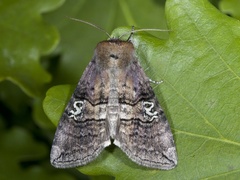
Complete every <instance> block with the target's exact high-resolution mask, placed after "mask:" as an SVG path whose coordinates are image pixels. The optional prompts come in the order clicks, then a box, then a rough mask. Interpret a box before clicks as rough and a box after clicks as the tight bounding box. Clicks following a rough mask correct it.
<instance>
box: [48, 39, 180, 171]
mask: <svg viewBox="0 0 240 180" xmlns="http://www.w3.org/2000/svg"><path fill="white" fill-rule="evenodd" d="M111 139H113V140H114V141H113V143H114V144H115V145H117V146H118V147H120V148H121V149H122V150H123V151H124V152H125V153H126V154H127V156H128V157H129V158H130V159H131V160H132V161H134V162H136V163H137V164H139V165H143V166H146V167H150V168H157V169H166V170H168V169H172V168H174V167H175V166H176V165H177V154H176V148H175V145H174V140H173V136H172V133H171V130H170V127H169V124H168V121H167V119H166V117H165V115H164V112H163V110H162V108H161V106H160V105H159V103H158V101H157V99H156V96H155V94H154V92H153V90H152V88H151V86H150V82H149V78H148V77H147V76H146V75H145V73H144V71H143V69H142V68H141V66H140V64H139V62H138V59H137V57H136V55H135V50H134V47H133V44H132V43H131V42H130V41H121V40H119V39H111V40H108V41H102V42H100V43H98V45H97V47H96V49H95V52H94V56H93V58H92V60H91V62H90V63H89V65H88V67H87V68H86V70H85V72H84V73H83V75H82V77H81V79H80V81H79V82H78V85H77V87H76V89H75V91H74V93H73V95H72V97H71V99H70V102H69V103H68V105H67V107H66V109H65V111H64V113H63V115H62V117H61V120H60V122H59V125H58V127H57V131H56V133H55V137H54V140H53V144H52V150H51V163H52V165H53V166H55V167H58V168H70V167H77V166H81V165H85V164H87V163H89V162H91V161H92V160H94V159H95V158H97V156H98V155H99V154H100V153H101V151H102V150H103V149H104V148H105V147H107V146H109V145H110V144H111Z"/></svg>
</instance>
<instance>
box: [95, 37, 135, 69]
mask: <svg viewBox="0 0 240 180" xmlns="http://www.w3.org/2000/svg"><path fill="white" fill-rule="evenodd" d="M95 55H96V57H98V58H97V59H96V60H97V64H98V65H99V67H101V68H103V69H107V68H112V67H115V68H116V67H117V68H119V69H124V68H126V67H127V66H129V65H130V64H131V61H132V60H133V59H134V58H133V57H134V47H133V44H132V43H131V42H128V41H121V40H110V41H103V42H100V43H99V44H98V45H97V47H96V50H95Z"/></svg>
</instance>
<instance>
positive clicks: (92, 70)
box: [50, 57, 111, 168]
mask: <svg viewBox="0 0 240 180" xmlns="http://www.w3.org/2000/svg"><path fill="white" fill-rule="evenodd" d="M95 63H96V62H95V57H94V58H93V60H92V61H91V62H90V64H89V65H88V67H87V68H86V70H85V72H84V74H83V76H82V77H81V79H80V81H79V83H78V85H77V88H76V89H75V91H74V93H73V95H72V97H71V99H70V102H69V103H68V105H67V107H66V109H65V111H64V113H63V115H62V117H61V119H60V122H59V125H58V128H57V130H56V133H55V137H54V140H53V144H52V150H51V154H50V159H51V163H52V165H53V166H55V167H58V168H70V167H76V166H81V165H84V164H87V163H88V162H90V161H92V160H94V159H95V158H96V157H97V156H98V155H99V154H100V152H101V151H102V150H103V149H104V148H105V147H106V146H108V145H110V144H111V142H110V136H109V132H108V127H107V124H106V106H107V105H106V103H107V97H105V96H102V95H100V94H98V93H100V92H102V91H101V90H102V89H104V86H103V85H102V82H101V78H99V74H100V72H99V70H98V69H97V67H96V65H95ZM100 102H101V103H100Z"/></svg>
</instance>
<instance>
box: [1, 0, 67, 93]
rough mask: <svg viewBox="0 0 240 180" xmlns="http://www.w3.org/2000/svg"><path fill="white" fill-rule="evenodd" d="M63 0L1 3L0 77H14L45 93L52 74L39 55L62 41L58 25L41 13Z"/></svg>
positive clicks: (23, 86)
mask: <svg viewBox="0 0 240 180" xmlns="http://www.w3.org/2000/svg"><path fill="white" fill-rule="evenodd" d="M62 2H63V0H51V1H49V0H44V1H29V2H28V3H26V2H25V1H23V0H2V1H1V4H0V26H1V33H0V39H1V44H0V50H1V52H0V81H2V80H6V79H7V80H10V81H12V82H13V83H15V84H17V85H18V86H19V87H20V88H21V89H23V90H24V91H25V93H27V94H28V95H30V96H37V95H40V94H42V91H43V85H44V84H45V83H47V82H49V81H50V80H51V76H50V75H49V74H48V73H47V72H46V71H45V70H44V69H43V67H42V66H41V64H40V62H39V59H40V55H45V54H47V53H49V52H50V51H52V50H53V49H54V47H55V46H56V44H57V43H58V40H59V37H58V33H57V31H56V29H55V28H54V27H53V26H51V25H49V24H46V22H44V21H43V20H42V18H41V13H44V12H47V11H50V10H52V9H55V8H56V7H58V6H59V5H60V4H61V3H62Z"/></svg>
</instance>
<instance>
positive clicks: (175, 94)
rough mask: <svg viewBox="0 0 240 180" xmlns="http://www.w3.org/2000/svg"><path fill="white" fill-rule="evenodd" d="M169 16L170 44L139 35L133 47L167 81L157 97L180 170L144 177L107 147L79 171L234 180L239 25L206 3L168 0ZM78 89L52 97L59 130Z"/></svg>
mask: <svg viewBox="0 0 240 180" xmlns="http://www.w3.org/2000/svg"><path fill="white" fill-rule="evenodd" d="M166 16H167V22H168V26H169V29H170V30H171V31H170V33H169V34H170V36H169V39H168V40H165V41H163V40H159V39H158V38H155V37H152V36H150V35H147V34H144V33H136V34H134V35H133V37H132V41H133V43H134V45H135V47H136V50H137V53H138V57H139V59H140V60H141V64H142V65H143V67H144V68H146V73H147V74H148V75H149V77H150V78H151V79H154V80H163V83H162V84H160V85H157V86H156V85H155V86H154V89H155V92H156V94H157V96H158V99H159V101H160V103H161V105H162V106H163V109H164V110H165V113H166V114H167V117H168V120H169V122H170V124H171V128H172V131H173V133H174V139H175V142H176V146H177V151H178V156H179V161H178V162H179V163H178V166H177V167H176V168H175V169H173V170H170V171H161V170H152V169H146V168H144V167H141V166H138V165H136V164H135V163H133V162H131V161H130V160H129V159H128V158H127V157H126V155H125V154H124V153H123V152H121V150H120V149H119V148H117V147H115V146H110V147H108V148H106V150H104V151H103V153H102V154H101V155H100V156H99V157H98V158H97V160H95V161H94V162H92V163H90V164H89V165H86V166H83V167H80V168H79V170H80V171H81V172H83V173H86V174H90V175H99V174H107V175H111V176H115V177H116V178H117V179H203V178H209V179H225V178H226V177H227V178H228V179H237V178H238V177H239V175H240V163H239V162H240V156H239V150H240V135H239V129H240V121H239V119H240V109H239V104H240V98H239V88H240V80H239V79H240V78H239V75H240V52H239V46H240V31H239V30H240V26H239V23H238V21H236V20H234V19H232V18H230V17H228V16H226V15H224V14H222V13H221V12H219V11H218V10H217V9H216V8H215V7H214V6H213V5H211V4H210V3H209V2H208V1H206V0H169V1H167V3H166ZM128 29H130V28H128ZM123 32H126V28H119V29H116V30H115V31H114V33H113V35H114V36H118V35H119V34H122V33H123ZM73 89H74V88H72V87H70V86H65V87H64V86H56V87H53V88H51V89H50V90H49V92H48V94H47V97H46V99H45V101H44V102H45V103H44V109H45V112H46V113H47V114H48V115H49V117H50V118H51V120H52V121H53V122H54V124H57V121H58V119H59V118H60V116H61V113H62V111H63V109H64V106H65V105H66V103H67V101H68V99H69V97H70V95H71V93H72V90H73ZM57 101H58V102H57ZM50 115H51V116H50Z"/></svg>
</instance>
